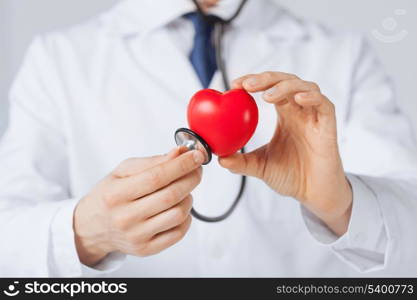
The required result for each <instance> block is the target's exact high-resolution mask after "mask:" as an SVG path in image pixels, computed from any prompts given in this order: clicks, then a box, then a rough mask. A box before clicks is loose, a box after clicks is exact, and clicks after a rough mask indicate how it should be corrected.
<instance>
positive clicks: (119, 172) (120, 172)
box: [112, 157, 137, 177]
mask: <svg viewBox="0 0 417 300" xmlns="http://www.w3.org/2000/svg"><path fill="white" fill-rule="evenodd" d="M136 159H137V158H135V157H129V158H127V159H125V160H123V161H122V162H121V163H120V164H119V165H118V166H117V167H116V169H114V170H113V172H112V175H114V176H116V177H123V176H124V174H125V173H126V169H127V168H128V167H129V166H130V165H131V164H132V162H134V161H135V160H136Z"/></svg>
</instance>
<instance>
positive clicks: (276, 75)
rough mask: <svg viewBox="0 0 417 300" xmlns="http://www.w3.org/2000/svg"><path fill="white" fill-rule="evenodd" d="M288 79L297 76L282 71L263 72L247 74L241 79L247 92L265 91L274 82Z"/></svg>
mask: <svg viewBox="0 0 417 300" xmlns="http://www.w3.org/2000/svg"><path fill="white" fill-rule="evenodd" d="M289 79H298V77H297V76H295V75H293V74H288V73H282V72H263V73H260V74H255V75H251V76H248V77H247V78H245V80H243V82H242V86H243V88H244V89H245V90H246V91H248V92H252V93H254V92H259V91H265V90H266V89H269V88H271V87H272V86H274V85H275V84H277V83H279V82H281V81H283V80H289Z"/></svg>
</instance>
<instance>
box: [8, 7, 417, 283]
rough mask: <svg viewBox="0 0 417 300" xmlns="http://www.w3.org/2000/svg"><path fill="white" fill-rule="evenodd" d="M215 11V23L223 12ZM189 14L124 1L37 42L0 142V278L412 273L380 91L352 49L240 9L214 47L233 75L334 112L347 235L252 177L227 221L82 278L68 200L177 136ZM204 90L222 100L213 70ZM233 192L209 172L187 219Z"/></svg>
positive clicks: (87, 271)
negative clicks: (308, 90) (279, 83)
mask: <svg viewBox="0 0 417 300" xmlns="http://www.w3.org/2000/svg"><path fill="white" fill-rule="evenodd" d="M224 4H225V6H226V7H225V8H222V7H220V8H218V9H216V11H217V12H219V14H220V15H222V14H223V15H225V14H229V13H230V11H231V10H233V9H234V7H233V6H234V4H235V3H234V2H233V1H225V2H224ZM192 9H193V6H192V5H191V1H188V0H175V1H172V0H166V1H162V0H160V1H151V0H142V1H136V0H128V1H124V2H121V3H120V4H118V5H117V6H116V7H114V8H113V9H111V10H110V11H109V12H106V13H104V14H102V15H100V16H99V17H97V18H94V19H92V20H90V21H88V22H85V23H83V24H81V25H78V26H75V27H72V28H70V29H66V30H62V31H58V32H53V33H49V34H47V35H43V36H40V37H37V38H36V39H35V40H34V42H33V43H32V45H31V46H30V49H29V51H28V54H27V57H26V59H25V61H24V64H23V67H22V69H21V71H20V73H19V75H18V77H17V79H16V81H15V83H14V85H13V88H12V90H11V94H10V106H11V110H10V124H9V128H8V130H7V132H6V134H5V136H4V138H3V139H2V142H1V145H0V172H1V173H0V237H1V240H0V241H1V242H0V275H1V276H133V277H135V276H256V277H257V276H416V275H417V259H416V253H417V235H416V233H415V228H416V227H417V199H416V194H415V187H416V181H415V178H416V177H415V174H416V171H417V156H416V155H417V152H416V145H415V143H414V140H413V134H412V132H411V128H410V126H409V123H408V122H407V120H406V118H405V117H404V116H403V115H402V114H401V113H400V111H399V109H398V107H397V105H396V102H395V97H394V94H393V89H392V86H391V83H390V80H389V79H388V77H387V76H386V75H385V73H384V72H383V70H382V68H381V66H380V64H379V63H378V61H377V59H376V58H375V57H374V55H373V54H372V51H371V50H370V47H369V46H368V45H367V44H366V42H364V40H363V39H362V38H360V37H358V36H356V35H355V34H349V33H340V32H334V31H331V30H329V29H327V28H324V27H321V26H318V25H317V24H314V23H311V22H306V21H300V20H298V19H296V18H295V17H293V16H292V15H291V14H289V13H288V12H286V11H284V10H283V9H281V8H280V7H277V6H276V5H275V4H272V3H270V2H269V1H267V0H264V1H249V3H248V6H247V7H246V8H245V9H244V11H243V12H242V15H241V16H240V17H239V18H238V19H237V20H236V22H235V23H234V25H233V27H232V28H231V29H230V30H229V31H228V32H227V34H226V36H225V58H226V61H227V67H228V70H229V73H230V77H231V78H235V77H238V76H241V75H244V74H247V73H257V72H262V71H266V70H271V71H284V72H290V73H294V74H297V75H298V76H300V77H301V78H303V79H305V80H310V81H314V82H317V83H318V84H319V85H320V87H321V89H322V91H323V93H324V94H326V95H327V96H328V97H329V99H331V100H332V101H333V103H334V104H335V105H336V112H337V120H338V139H339V144H340V151H341V155H342V159H343V163H344V167H345V170H346V172H347V176H348V178H349V180H350V181H351V183H352V187H353V191H354V199H353V212H352V218H351V221H350V224H349V230H348V232H347V233H346V234H345V235H343V236H342V237H340V238H337V237H335V236H334V235H332V234H331V233H330V232H329V230H328V229H327V228H326V227H325V226H324V225H323V224H322V223H321V222H320V221H319V220H317V219H316V218H315V217H314V216H313V215H311V214H310V213H308V212H307V211H305V210H304V209H302V208H301V209H300V205H299V203H298V202H297V201H296V200H294V199H290V198H285V197H283V196H280V195H278V194H276V193H275V192H273V191H272V190H270V189H269V188H268V187H267V186H266V185H265V184H263V183H262V182H260V181H259V180H257V179H254V178H249V180H248V183H247V190H246V192H245V194H244V197H243V199H242V201H241V203H240V205H239V206H238V207H237V209H236V211H235V212H234V213H233V215H232V216H231V217H230V218H229V219H227V220H226V221H224V222H221V223H216V224H211V223H204V222H200V221H197V220H194V222H193V223H192V226H191V229H190V231H189V232H188V234H187V235H186V237H185V238H184V239H183V240H182V241H181V242H180V243H178V244H176V245H175V246H173V247H171V248H169V249H167V250H165V251H163V252H161V253H160V254H157V255H154V256H151V257H146V258H139V257H133V256H127V257H125V256H124V255H122V254H120V253H112V254H111V255H109V256H108V257H107V258H106V259H105V260H104V261H103V262H102V263H100V264H99V265H98V266H96V267H95V268H94V269H91V268H87V267H85V266H83V265H82V264H81V263H80V262H79V260H78V257H77V254H76V250H75V246H74V234H73V230H72V216H73V210H74V207H75V205H76V203H77V202H78V201H79V199H80V198H82V197H83V196H84V195H86V193H88V192H89V190H90V189H91V187H92V186H93V185H94V184H95V183H96V182H97V181H99V180H100V179H101V178H102V177H103V176H105V175H106V174H107V173H108V172H109V171H111V170H112V169H113V168H115V167H116V166H117V165H118V164H119V163H120V162H121V161H122V160H124V159H126V158H129V157H141V156H149V155H155V154H160V153H165V152H167V151H169V150H170V149H171V148H172V147H173V146H174V139H173V133H174V131H175V130H176V129H177V128H179V127H184V126H186V125H187V124H186V106H187V103H188V100H189V99H190V97H191V95H192V94H193V93H194V92H196V91H197V90H199V89H201V86H200V83H199V81H198V78H197V77H196V75H195V73H194V70H193V69H192V66H191V64H190V63H189V61H188V58H187V54H188V53H189V51H190V49H191V45H192V35H193V32H192V27H191V25H190V24H188V23H187V21H185V20H183V19H181V18H179V17H180V16H181V15H182V14H184V13H186V12H189V11H191V10H192ZM216 11H215V12H216ZM211 87H212V88H215V89H222V84H221V77H220V74H219V73H216V74H215V76H214V79H213V81H212V84H211ZM255 97H256V99H257V103H258V106H259V110H260V123H259V126H258V128H257V131H256V133H255V135H254V137H253V138H252V140H251V141H250V143H249V145H248V149H249V150H250V149H254V148H256V147H258V146H260V145H262V144H264V143H266V142H268V140H269V138H270V137H271V135H272V133H273V130H274V127H275V119H276V113H275V110H274V108H273V107H272V106H271V105H269V104H266V103H264V102H263V101H262V99H261V98H260V97H259V95H255ZM239 180H240V178H239V177H238V176H236V175H233V174H230V173H229V172H228V171H226V170H224V169H221V168H220V167H219V166H218V164H217V161H216V160H214V161H213V162H212V163H211V164H210V165H209V166H207V167H204V178H203V182H202V184H201V185H200V186H199V187H198V188H197V189H196V191H195V192H194V199H195V200H194V203H195V206H196V208H197V209H198V210H199V211H200V212H203V213H205V214H208V215H216V214H220V213H222V212H223V211H224V210H225V209H226V208H227V207H228V206H229V205H230V203H231V201H232V200H233V198H234V196H235V194H236V193H237V190H238V186H239ZM413 188H414V190H413ZM359 272H365V273H359Z"/></svg>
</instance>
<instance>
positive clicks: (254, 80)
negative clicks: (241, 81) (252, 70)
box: [245, 77, 258, 86]
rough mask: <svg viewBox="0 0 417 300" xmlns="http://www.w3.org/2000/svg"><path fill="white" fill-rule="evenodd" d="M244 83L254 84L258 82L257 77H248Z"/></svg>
mask: <svg viewBox="0 0 417 300" xmlns="http://www.w3.org/2000/svg"><path fill="white" fill-rule="evenodd" d="M245 83H246V84H247V85H249V86H255V85H257V84H258V79H256V78H255V77H252V78H248V79H246V80H245Z"/></svg>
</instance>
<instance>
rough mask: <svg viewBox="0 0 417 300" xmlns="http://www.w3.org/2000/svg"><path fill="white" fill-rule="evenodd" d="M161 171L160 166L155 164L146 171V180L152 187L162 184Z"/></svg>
mask: <svg viewBox="0 0 417 300" xmlns="http://www.w3.org/2000/svg"><path fill="white" fill-rule="evenodd" d="M162 172H163V170H162V167H161V166H156V167H155V168H153V169H151V170H149V171H148V181H149V184H150V185H151V186H152V187H157V186H160V185H161V184H162V176H161V174H162Z"/></svg>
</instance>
